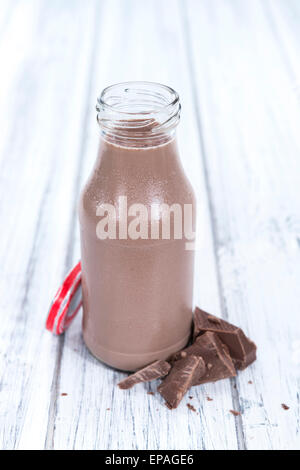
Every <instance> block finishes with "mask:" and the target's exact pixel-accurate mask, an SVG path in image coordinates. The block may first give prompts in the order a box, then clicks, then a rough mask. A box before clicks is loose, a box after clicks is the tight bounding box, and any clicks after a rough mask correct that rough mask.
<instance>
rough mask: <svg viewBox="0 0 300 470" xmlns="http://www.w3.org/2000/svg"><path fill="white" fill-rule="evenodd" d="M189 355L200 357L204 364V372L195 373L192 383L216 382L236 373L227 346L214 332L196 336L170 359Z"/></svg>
mask: <svg viewBox="0 0 300 470" xmlns="http://www.w3.org/2000/svg"><path fill="white" fill-rule="evenodd" d="M191 355H192V356H196V357H202V358H203V359H204V361H205V365H206V372H205V374H204V375H203V374H202V375H201V376H197V374H195V376H194V379H193V383H192V385H200V384H204V383H207V382H216V381H217V380H222V379H227V378H228V377H234V376H235V375H236V371H235V367H234V364H233V361H232V359H231V357H230V354H229V351H228V348H227V346H226V345H225V344H224V343H222V341H221V340H220V339H219V338H218V336H217V335H216V334H215V333H212V332H206V333H204V334H203V335H201V336H198V337H197V338H196V339H195V341H194V343H193V344H192V345H191V346H189V347H187V348H186V349H183V350H182V351H179V352H178V353H176V354H174V355H173V357H172V361H174V360H175V361H176V360H178V359H180V358H181V357H188V356H191ZM175 364H176V362H175Z"/></svg>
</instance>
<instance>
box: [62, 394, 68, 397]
mask: <svg viewBox="0 0 300 470" xmlns="http://www.w3.org/2000/svg"><path fill="white" fill-rule="evenodd" d="M60 395H61V396H62V397H66V396H67V395H68V394H67V393H61V394H60Z"/></svg>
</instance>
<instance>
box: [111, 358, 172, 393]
mask: <svg viewBox="0 0 300 470" xmlns="http://www.w3.org/2000/svg"><path fill="white" fill-rule="evenodd" d="M170 369H171V366H170V364H169V363H168V362H166V361H156V362H153V363H152V364H150V365H149V366H146V367H144V368H143V369H141V370H139V371H137V372H135V373H134V374H132V375H130V376H129V377H126V379H124V380H121V382H119V383H118V386H119V387H120V388H121V389H122V390H127V389H128V388H131V387H133V386H134V385H136V384H138V383H140V382H150V380H155V379H158V378H159V377H164V376H165V375H167V374H168V372H169V370H170Z"/></svg>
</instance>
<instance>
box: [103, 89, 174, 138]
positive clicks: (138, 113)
mask: <svg viewBox="0 0 300 470" xmlns="http://www.w3.org/2000/svg"><path fill="white" fill-rule="evenodd" d="M180 109H181V106H180V102H179V96H178V94H177V92H176V91H175V90H173V89H172V88H170V87H168V86H166V85H162V84H160V83H154V82H124V83H118V84H116V85H111V86H109V87H107V88H105V89H104V90H103V91H102V93H101V95H100V96H99V98H98V99H97V105H96V110H97V121H98V123H99V125H100V128H101V130H102V133H103V134H104V136H106V137H108V138H110V139H112V140H114V141H115V142H116V141H117V142H118V143H120V144H122V143H123V144H124V143H126V144H128V145H131V146H148V145H157V144H159V143H163V142H165V141H167V140H169V139H170V138H171V137H172V135H173V133H174V130H175V128H176V126H177V124H178V122H179V119H180Z"/></svg>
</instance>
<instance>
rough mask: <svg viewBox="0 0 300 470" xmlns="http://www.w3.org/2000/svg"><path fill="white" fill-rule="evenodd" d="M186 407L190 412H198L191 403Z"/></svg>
mask: <svg viewBox="0 0 300 470" xmlns="http://www.w3.org/2000/svg"><path fill="white" fill-rule="evenodd" d="M186 406H187V407H188V409H189V410H191V411H194V412H196V408H195V407H194V406H193V405H191V404H190V403H187V404H186Z"/></svg>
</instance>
